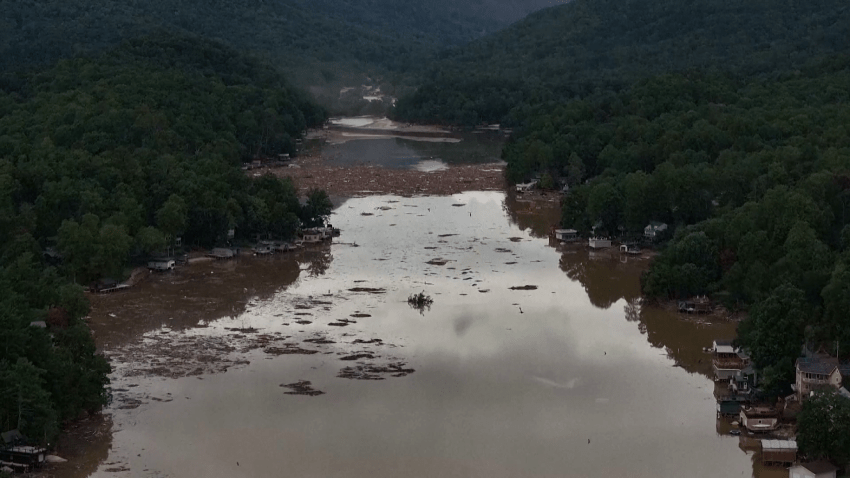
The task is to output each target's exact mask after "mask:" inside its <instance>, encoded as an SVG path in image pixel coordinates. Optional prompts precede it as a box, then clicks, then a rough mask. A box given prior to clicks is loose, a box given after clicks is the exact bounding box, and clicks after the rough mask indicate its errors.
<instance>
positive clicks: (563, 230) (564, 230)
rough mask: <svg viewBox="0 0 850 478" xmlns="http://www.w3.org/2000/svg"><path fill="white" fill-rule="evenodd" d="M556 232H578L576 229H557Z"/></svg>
mask: <svg viewBox="0 0 850 478" xmlns="http://www.w3.org/2000/svg"><path fill="white" fill-rule="evenodd" d="M555 234H578V231H576V230H575V229H555Z"/></svg>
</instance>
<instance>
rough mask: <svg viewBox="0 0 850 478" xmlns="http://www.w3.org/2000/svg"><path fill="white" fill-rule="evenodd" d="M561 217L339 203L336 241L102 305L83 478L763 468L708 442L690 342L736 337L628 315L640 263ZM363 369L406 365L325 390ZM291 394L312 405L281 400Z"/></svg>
mask: <svg viewBox="0 0 850 478" xmlns="http://www.w3.org/2000/svg"><path fill="white" fill-rule="evenodd" d="M537 207H540V209H537ZM557 216H558V212H557V203H554V204H549V205H548V206H547V205H545V204H544V205H543V206H530V205H529V204H526V203H525V202H524V200H522V199H519V200H518V199H517V198H515V197H507V198H506V197H505V195H504V194H502V193H492V192H488V193H474V192H471V193H465V194H460V195H455V196H452V197H425V198H401V197H390V196H383V197H368V198H359V199H350V200H348V201H346V202H345V203H344V204H342V205H341V206H340V207H338V209H337V210H336V212H335V214H334V216H333V217H332V222H333V223H334V225H335V226H336V227H339V228H341V229H342V230H343V233H342V236H341V237H340V238H338V241H337V242H336V243H335V244H333V245H332V246H329V247H324V248H316V249H312V250H310V251H306V252H302V253H299V254H296V255H290V256H276V257H272V258H263V259H251V258H242V259H239V260H238V261H234V262H230V263H205V264H198V265H193V266H191V267H190V268H188V269H184V270H183V271H177V272H176V274H174V275H162V276H155V277H153V278H152V279H151V280H150V281H149V282H148V283H147V284H146V285H144V286H142V287H140V288H138V289H135V290H132V291H130V292H128V293H126V294H124V295H113V296H105V297H100V298H98V299H97V301H96V303H95V310H94V312H93V315H92V322H93V326H94V328H95V330H96V331H97V332H98V334H99V335H98V336H99V340H100V341H105V342H107V343H108V344H109V345H105V348H106V349H107V352H109V353H110V354H111V355H112V356H113V360H114V361H115V362H116V371H115V373H114V383H113V387H114V388H115V389H116V392H115V393H114V396H115V401H114V402H113V405H112V407H111V410H110V413H111V415H112V421H113V426H114V430H115V431H114V433H113V436H112V443H111V448H110V451H109V456H108V457H107V458H106V459H105V460H104V461H103V462H102V463H101V465H100V466H99V467H98V470H97V471H96V472H95V473H94V474H93V475H92V476H98V477H100V476H103V477H106V476H109V477H115V476H210V477H218V476H220V477H232V476H280V475H284V476H298V477H327V476H342V477H366V476H368V477H398V476H422V477H425V476H428V477H430V476H464V477H477V476H482V477H484V476H487V477H502V476H504V477H508V476H541V477H547V476H553V477H554V476H600V477H602V476H638V477H644V476H646V477H649V476H652V477H657V476H706V477H707V476H711V477H714V476H742V475H744V476H749V475H752V474H755V475H756V476H774V475H775V476H779V475H780V474H781V473H779V472H778V471H777V470H773V471H772V472H770V473H765V472H764V470H761V469H760V468H759V467H754V466H753V465H752V460H753V459H755V455H753V454H752V453H749V454H748V453H745V452H744V451H742V450H741V448H739V440H738V439H737V438H734V437H729V436H723V435H721V434H720V433H719V432H718V430H723V429H724V428H723V426H722V425H718V422H717V421H716V419H715V401H714V397H713V394H712V392H713V383H712V381H711V380H709V379H708V378H707V375H708V372H709V366H708V363H709V362H710V356H708V355H705V354H703V353H702V352H701V348H702V347H704V346H707V345H710V344H711V341H712V339H714V338H730V337H731V336H732V335H733V334H734V327H735V324H734V323H720V324H714V325H712V324H707V323H702V322H699V321H696V320H692V319H688V318H682V317H680V316H678V315H676V314H671V313H668V312H666V311H664V310H660V309H655V308H648V307H642V306H641V305H640V302H639V300H638V298H639V275H640V272H641V271H642V270H643V269H644V268H645V265H646V263H645V260H641V259H638V260H632V259H627V260H625V262H623V260H624V259H621V258H620V256H619V255H618V254H590V253H588V252H587V251H586V250H585V249H583V248H581V247H575V248H568V249H556V248H554V247H551V246H550V245H549V242H548V239H546V238H545V237H541V236H542V235H544V234H545V233H546V231H547V230H548V226H549V225H550V224H551V221H552V219H553V218H554V220H557ZM428 262H431V264H428ZM440 264H442V265H440ZM526 285H531V286H536V289H534V290H512V289H511V287H517V286H526ZM351 289H355V290H354V291H352V290H351ZM372 289H383V292H381V291H380V290H379V291H374V290H372ZM369 290H372V291H371V292H369ZM420 291H424V292H425V293H426V294H428V295H430V296H431V297H432V298H433V300H434V303H433V305H432V306H431V307H430V309H424V310H421V311H420V310H417V309H413V308H411V307H409V306H408V304H407V301H406V299H407V297H408V296H409V295H410V294H412V293H418V292H420ZM125 305H128V306H125ZM110 313H112V314H114V315H116V317H111V316H110V315H109V314H110ZM118 318H121V320H122V321H123V322H117V320H118ZM298 320H303V321H305V322H308V321H309V322H310V323H303V324H299V323H298V322H297V321H298ZM345 321H353V323H352V322H345ZM116 324H120V325H116ZM131 324H132V325H131ZM330 324H346V325H344V326H340V325H336V326H334V325H330ZM134 337H135V338H134ZM258 337H265V338H264V339H262V340H260V339H259V338H258ZM282 337H285V339H284V338H282ZM317 338H320V339H323V341H326V342H327V341H333V342H334V343H315V342H305V340H308V339H311V340H312V339H317ZM375 339H381V342H374V340H375ZM355 341H360V342H359V343H354V342H355ZM366 341H372V343H368V344H366V343H362V342H366ZM258 343H259V345H257V344H258ZM269 344H274V346H270V345H269ZM285 344H297V346H298V347H300V348H303V349H305V350H315V351H317V353H315V354H312V355H290V354H287V355H278V354H277V353H276V352H275V351H276V350H277V351H279V350H280V349H282V348H285V347H287V346H286V345H285ZM134 347H135V348H134ZM210 351H212V352H210ZM356 353H368V354H370V355H372V356H373V357H374V358H366V359H360V360H353V361H349V360H342V359H343V358H346V357H349V356H351V355H352V354H356ZM147 356H154V358H153V361H154V362H156V363H153V364H152V363H150V362H151V359H150V358H148V357H147ZM175 356H176V357H177V359H176V360H175V359H174V357H175ZM216 357H217V358H216ZM246 362H249V363H246ZM157 364H158V365H157ZM186 364H188V365H186ZM369 364H372V365H375V366H378V367H381V366H387V365H389V364H399V365H398V369H399V370H406V371H407V373H406V374H395V373H385V372H383V373H382V372H375V375H377V376H378V377H380V378H383V380H354V379H349V378H341V377H339V376H338V375H339V374H340V373H341V371H343V370H345V369H346V368H347V367H354V368H356V367H357V366H358V365H359V366H361V367H364V366H368V365H369ZM196 367H199V369H198V370H200V371H197V372H196ZM204 367H207V368H204ZM222 368H224V369H226V371H224V370H222ZM411 370H415V371H413V372H411ZM213 371H217V372H219V373H211V372H213ZM393 375H404V376H398V377H396V376H393ZM175 377H176V378H175ZM302 380H305V381H310V382H311V386H312V387H313V388H314V389H316V390H319V391H322V392H324V394H323V395H319V396H313V397H311V396H300V395H288V394H286V392H287V391H290V389H287V388H282V387H281V386H280V385H285V384H293V383H295V382H298V381H302ZM65 470H66V471H65V472H66V473H69V474H68V475H67V476H87V475H88V474H89V472H88V471H85V472H80V473H78V474H74V473H70V472H69V470H70V469H69V468H66V469H65ZM782 471H784V470H782ZM771 473H772V474H771ZM786 473H787V472H786Z"/></svg>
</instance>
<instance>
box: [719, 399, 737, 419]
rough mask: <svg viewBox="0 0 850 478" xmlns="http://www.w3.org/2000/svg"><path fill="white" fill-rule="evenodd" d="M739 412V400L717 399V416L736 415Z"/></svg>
mask: <svg viewBox="0 0 850 478" xmlns="http://www.w3.org/2000/svg"><path fill="white" fill-rule="evenodd" d="M740 413H741V402H739V401H737V400H718V401H717V416H718V417H720V416H724V417H736V416H738V415H739V414H740Z"/></svg>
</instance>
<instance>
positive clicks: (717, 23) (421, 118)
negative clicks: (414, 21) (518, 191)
mask: <svg viewBox="0 0 850 478" xmlns="http://www.w3.org/2000/svg"><path fill="white" fill-rule="evenodd" d="M849 34H850V7H848V5H847V4H846V2H842V1H841V0H820V1H817V2H775V1H770V0H756V1H748V0H734V1H725V2H721V1H719V0H695V1H689V2H680V1H675V0H635V1H629V2H623V1H619V0H573V1H571V2H569V3H567V4H565V5H560V6H557V7H553V8H549V9H546V10H543V11H539V12H535V13H533V14H531V15H529V16H528V17H526V18H525V19H523V20H522V21H520V22H517V23H516V24H514V25H512V26H510V27H508V28H506V29H505V30H503V31H501V32H498V33H496V34H494V35H489V36H487V37H484V38H482V39H480V40H476V41H472V42H470V43H469V44H467V45H463V46H460V47H456V48H454V49H451V50H448V51H444V52H441V54H440V56H439V58H438V59H437V61H434V62H432V63H429V64H428V65H427V67H426V68H425V69H424V71H423V73H422V75H421V76H422V78H423V81H422V82H421V85H419V87H418V88H417V89H416V90H415V91H413V92H411V93H409V94H406V95H404V96H402V97H401V98H399V101H398V103H397V106H396V108H395V110H394V113H393V114H394V115H395V116H396V117H397V118H399V119H402V120H405V121H418V122H435V123H447V124H461V125H467V126H472V125H475V124H478V123H480V122H489V123H502V124H504V125H510V126H511V127H514V126H523V125H524V119H525V118H526V114H527V110H528V109H529V108H534V107H535V106H536V105H539V104H541V103H546V102H549V101H559V102H566V101H570V100H572V99H574V98H577V97H579V98H585V97H587V96H589V95H592V94H594V93H595V92H597V91H605V90H610V91H620V90H621V89H622V88H624V87H627V86H629V85H631V84H633V83H634V82H635V81H637V80H640V79H642V78H648V77H651V76H653V75H657V74H663V73H667V72H673V71H685V70H688V69H692V68H699V69H714V70H717V71H723V72H735V73H739V74H743V75H746V76H760V77H765V78H769V77H772V76H774V75H775V74H776V72H783V71H793V70H794V69H799V68H804V67H805V66H806V65H808V64H809V63H810V61H812V60H815V61H819V60H820V59H822V58H823V57H825V56H829V55H834V54H836V53H842V52H845V51H846V43H847V38H848V35H849Z"/></svg>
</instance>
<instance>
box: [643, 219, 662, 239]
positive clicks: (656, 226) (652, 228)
mask: <svg viewBox="0 0 850 478" xmlns="http://www.w3.org/2000/svg"><path fill="white" fill-rule="evenodd" d="M666 231H667V224H665V223H663V222H655V221H652V222H650V223H649V225H648V226H646V227H644V228H643V237H645V238H647V239H650V240H655V239H658V238H659V237H661V236H663V235H664V233H665V232H666Z"/></svg>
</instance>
